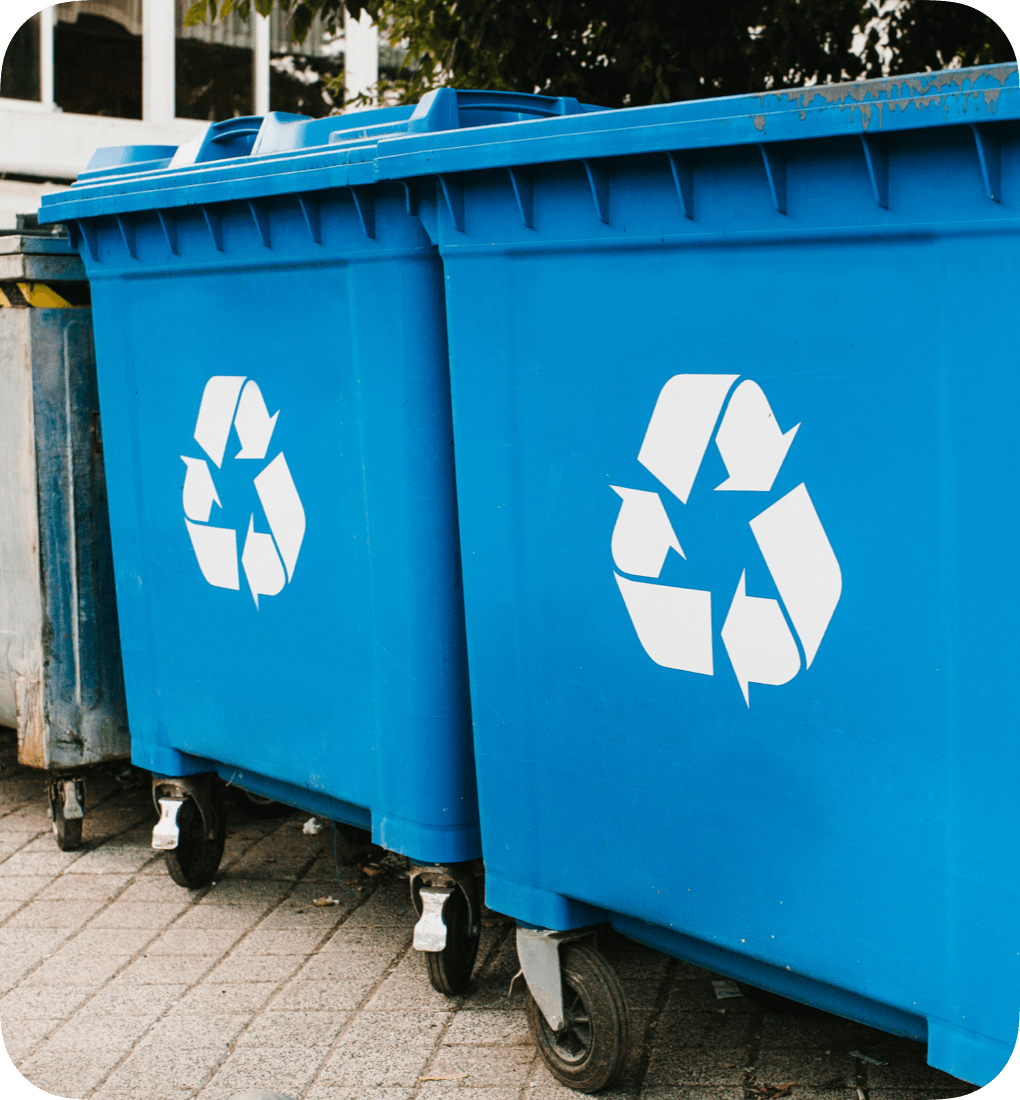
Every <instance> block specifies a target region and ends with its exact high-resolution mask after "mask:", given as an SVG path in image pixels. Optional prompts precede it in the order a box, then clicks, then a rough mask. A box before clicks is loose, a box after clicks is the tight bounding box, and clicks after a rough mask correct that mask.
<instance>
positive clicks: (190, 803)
mask: <svg viewBox="0 0 1020 1100" xmlns="http://www.w3.org/2000/svg"><path fill="white" fill-rule="evenodd" d="M212 803H213V808H214V809H215V811H216V825H217V828H216V836H215V837H214V838H213V839H212V840H207V839H206V837H205V831H204V829H203V827H202V815H201V814H200V813H199V811H198V806H197V805H196V804H195V801H194V799H191V798H189V799H186V800H185V802H184V805H183V806H181V808H180V810H178V811H177V829H178V832H179V834H180V839H179V840H178V841H177V847H176V848H173V849H171V850H170V851H169V852H167V853H166V869H167V870H168V871H169V872H170V877H171V878H172V879H173V880H174V882H176V883H177V885H178V886H186V887H188V889H190V890H194V889H196V888H197V887H199V886H208V885H209V883H210V882H212V880H213V878H214V877H215V875H216V870H217V868H218V867H219V865H220V860H221V859H222V858H223V845H224V843H225V842H226V839H227V814H226V799H225V798H224V797H223V792H222V790H221V789H220V788H219V786H215V785H214V786H213V789H212Z"/></svg>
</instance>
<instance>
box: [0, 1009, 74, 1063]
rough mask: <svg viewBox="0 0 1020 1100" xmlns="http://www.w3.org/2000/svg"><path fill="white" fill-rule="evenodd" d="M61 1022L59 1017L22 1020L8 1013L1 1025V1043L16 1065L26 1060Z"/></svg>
mask: <svg viewBox="0 0 1020 1100" xmlns="http://www.w3.org/2000/svg"><path fill="white" fill-rule="evenodd" d="M63 1022H64V1021H63V1020H62V1019H60V1018H59V1017H53V1016H48V1017H32V1018H30V1019H23V1018H21V1017H18V1016H16V1015H13V1016H12V1015H11V1014H10V1013H8V1014H7V1015H5V1016H4V1017H3V1023H2V1030H3V1041H4V1046H5V1047H6V1048H7V1053H8V1054H9V1055H10V1057H11V1061H12V1062H14V1063H17V1062H20V1061H21V1060H22V1059H23V1058H27V1057H28V1055H29V1054H30V1053H31V1051H33V1050H34V1049H35V1048H36V1047H37V1046H38V1045H39V1044H40V1043H41V1042H42V1041H43V1040H44V1039H45V1038H47V1036H49V1035H51V1034H52V1033H53V1032H54V1031H56V1030H57V1028H58V1027H60V1025H61V1024H62V1023H63Z"/></svg>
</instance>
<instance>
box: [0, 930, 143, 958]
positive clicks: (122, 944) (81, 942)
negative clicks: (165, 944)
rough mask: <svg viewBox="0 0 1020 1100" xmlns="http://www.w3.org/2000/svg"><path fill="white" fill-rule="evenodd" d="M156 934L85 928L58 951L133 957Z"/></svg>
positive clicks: (68, 953) (72, 953)
mask: <svg viewBox="0 0 1020 1100" xmlns="http://www.w3.org/2000/svg"><path fill="white" fill-rule="evenodd" d="M2 931H3V930H2V929H0V933H2ZM157 932H158V929H156V928H85V929H82V931H81V932H79V933H78V934H77V935H76V936H74V938H73V939H68V941H67V942H66V943H65V944H64V945H63V946H62V947H61V949H60V950H61V953H62V954H64V955H134V954H135V953H136V952H138V951H141V950H142V948H143V947H145V945H146V944H147V943H148V942H149V941H150V940H152V939H153V938H154V937H155V936H156V934H157Z"/></svg>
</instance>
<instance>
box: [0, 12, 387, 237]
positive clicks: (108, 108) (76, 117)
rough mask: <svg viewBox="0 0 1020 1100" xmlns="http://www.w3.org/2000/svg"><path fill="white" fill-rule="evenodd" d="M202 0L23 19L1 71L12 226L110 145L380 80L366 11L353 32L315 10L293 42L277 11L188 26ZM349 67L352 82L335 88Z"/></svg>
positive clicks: (158, 139)
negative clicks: (331, 29)
mask: <svg viewBox="0 0 1020 1100" xmlns="http://www.w3.org/2000/svg"><path fill="white" fill-rule="evenodd" d="M190 2H191V0H78V2H75V3H65V4H57V5H54V6H52V7H48V8H44V9H43V10H42V11H39V12H37V13H36V14H34V15H31V16H30V17H29V18H28V19H27V20H26V21H24V22H22V24H21V26H20V29H19V30H18V31H17V33H16V34H15V36H14V38H13V39H12V41H11V44H10V45H9V46H8V48H7V52H6V53H5V55H4V59H3V67H2V70H0V230H2V229H5V228H7V229H9V228H13V227H14V226H15V224H16V216H17V215H18V214H31V213H34V212H35V211H36V210H37V209H38V205H39V199H40V197H41V196H42V195H43V194H45V193H47V192H48V191H53V190H59V189H61V188H63V187H66V186H67V185H68V184H69V183H71V182H73V180H74V179H75V178H76V177H77V175H78V173H79V172H80V171H81V170H82V169H83V168H84V167H85V165H86V164H87V163H88V161H89V159H90V157H91V156H92V153H93V152H94V151H95V149H96V148H98V147H100V146H104V145H179V144H183V143H184V142H186V141H189V140H190V139H191V138H193V137H194V136H195V135H196V134H197V133H200V132H201V131H202V129H203V128H204V126H205V125H206V124H207V123H208V122H210V121H217V120H219V119H222V118H229V117H234V116H238V115H249V114H255V115H258V114H265V113H266V112H268V111H270V110H282V111H293V112H297V113H302V114H310V115H313V116H314V117H321V116H323V115H328V114H331V113H335V112H336V111H338V110H339V109H340V106H341V97H342V96H343V95H344V94H346V98H347V99H348V100H350V99H352V98H354V97H355V96H357V95H358V94H359V93H367V94H371V93H372V90H373V89H374V86H375V84H376V82H377V81H378V36H377V33H376V30H375V27H374V26H373V25H372V24H371V22H370V21H369V20H368V19H367V16H365V14H364V13H362V20H361V22H360V23H358V22H354V23H353V25H352V24H351V22H350V21H349V22H348V26H347V28H346V34H339V35H335V36H330V35H328V34H326V33H324V32H323V30H322V27H321V25H320V24H319V23H318V22H316V23H315V24H314V25H313V27H312V29H311V31H310V32H309V35H308V37H307V39H306V40H305V41H304V42H303V43H301V44H298V45H295V44H293V43H292V42H291V41H290V34H289V26H288V25H287V22H286V21H285V19H284V18H283V17H282V16H281V15H280V13H279V12H274V14H273V15H272V16H271V17H268V18H263V17H262V16H258V15H254V14H253V15H252V17H251V18H250V19H249V20H247V21H245V20H242V19H239V18H238V17H237V16H236V15H233V16H230V17H228V18H227V19H226V20H223V21H220V22H217V23H214V24H208V23H203V24H201V25H199V26H196V27H185V26H184V15H185V12H186V11H187V9H188V7H189V6H190ZM28 10H29V11H31V7H29V9H28ZM345 45H346V46H347V48H346V49H345ZM341 73H343V74H344V82H343V84H344V89H345V93H343V92H339V91H337V92H331V91H330V89H329V87H328V84H329V81H330V80H331V79H333V78H335V77H337V76H339V75H340V74H341Z"/></svg>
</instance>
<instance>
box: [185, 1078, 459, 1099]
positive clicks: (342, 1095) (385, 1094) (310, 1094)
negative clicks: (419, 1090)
mask: <svg viewBox="0 0 1020 1100" xmlns="http://www.w3.org/2000/svg"><path fill="white" fill-rule="evenodd" d="M414 1095H415V1091H414V1089H410V1088H406V1089H400V1088H375V1089H373V1090H372V1093H371V1100H412V1097H414ZM201 1100H207V1098H206V1097H205V1096H204V1095H201ZM209 1100H231V1098H229V1097H228V1098H221V1097H215V1098H209ZM302 1100H366V1097H365V1090H364V1089H363V1088H359V1087H357V1086H353V1087H352V1086H347V1087H344V1086H340V1087H338V1086H336V1085H330V1084H322V1085H320V1084H319V1083H318V1082H316V1083H315V1084H314V1085H312V1087H311V1088H310V1089H308V1090H307V1091H306V1092H305V1093H304V1095H303V1097H302ZM468 1100H470V1098H468Z"/></svg>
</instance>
